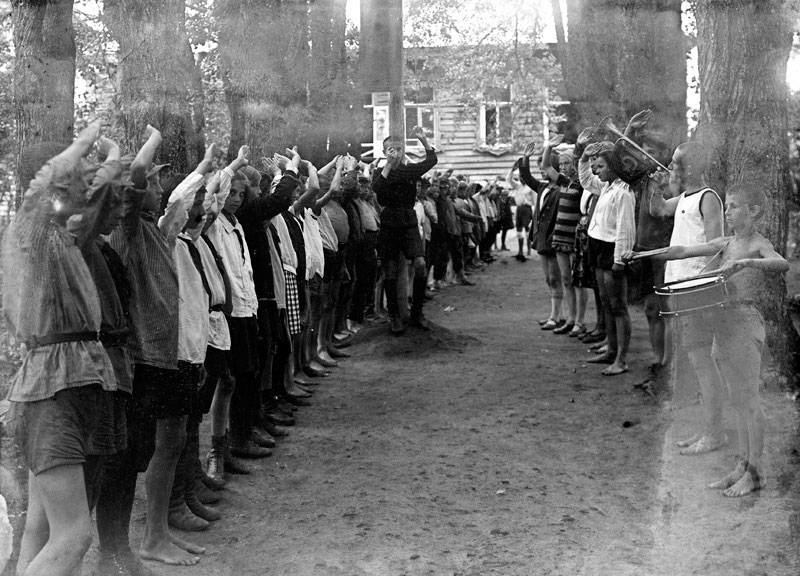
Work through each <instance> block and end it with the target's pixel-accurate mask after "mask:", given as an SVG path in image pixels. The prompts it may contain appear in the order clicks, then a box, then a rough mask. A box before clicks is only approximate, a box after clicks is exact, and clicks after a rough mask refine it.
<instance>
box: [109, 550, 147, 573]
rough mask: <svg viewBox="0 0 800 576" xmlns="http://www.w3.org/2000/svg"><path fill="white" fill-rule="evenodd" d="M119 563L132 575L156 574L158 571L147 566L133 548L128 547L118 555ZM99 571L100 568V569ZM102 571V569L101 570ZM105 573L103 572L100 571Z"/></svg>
mask: <svg viewBox="0 0 800 576" xmlns="http://www.w3.org/2000/svg"><path fill="white" fill-rule="evenodd" d="M117 559H118V561H119V563H121V564H122V566H123V567H124V568H125V570H126V573H127V574H130V575H131V576H156V573H155V572H153V571H152V570H150V568H148V567H147V566H145V565H144V564H143V563H142V561H141V560H139V557H138V556H136V554H134V553H133V551H132V550H130V549H126V550H124V551H123V552H120V553H119V554H118V555H117ZM98 571H99V569H98ZM99 572H100V571H99ZM100 573H101V574H103V572H100Z"/></svg>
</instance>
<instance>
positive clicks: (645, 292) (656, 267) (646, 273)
mask: <svg viewBox="0 0 800 576" xmlns="http://www.w3.org/2000/svg"><path fill="white" fill-rule="evenodd" d="M638 262H641V270H640V274H641V281H640V282H639V291H640V292H639V294H640V296H641V297H642V298H644V297H645V296H649V295H650V294H655V291H656V289H655V287H656V286H661V285H662V284H663V283H664V270H666V268H667V262H666V260H655V259H653V258H642V259H641V260H638Z"/></svg>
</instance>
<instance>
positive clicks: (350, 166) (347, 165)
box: [344, 154, 358, 171]
mask: <svg viewBox="0 0 800 576" xmlns="http://www.w3.org/2000/svg"><path fill="white" fill-rule="evenodd" d="M357 167H358V160H356V159H355V158H354V157H353V156H350V154H348V155H347V156H345V157H344V169H345V170H348V171H350V170H355V169H356V168H357Z"/></svg>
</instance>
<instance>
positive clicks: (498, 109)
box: [476, 88, 514, 154]
mask: <svg viewBox="0 0 800 576" xmlns="http://www.w3.org/2000/svg"><path fill="white" fill-rule="evenodd" d="M513 135H514V132H513V110H512V107H511V89H510V88H498V89H489V90H487V91H486V92H485V93H484V101H483V104H481V106H480V109H479V110H478V133H477V135H476V136H477V137H476V140H477V146H476V149H477V150H479V151H484V152H493V153H501V154H503V153H505V152H508V151H510V150H511V149H512V147H513Z"/></svg>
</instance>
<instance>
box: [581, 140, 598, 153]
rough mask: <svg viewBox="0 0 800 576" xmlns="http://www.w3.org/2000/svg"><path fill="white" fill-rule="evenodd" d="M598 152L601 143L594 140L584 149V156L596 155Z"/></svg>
mask: <svg viewBox="0 0 800 576" xmlns="http://www.w3.org/2000/svg"><path fill="white" fill-rule="evenodd" d="M598 152H600V143H599V142H592V143H591V144H589V145H588V146H587V147H586V149H585V150H584V151H583V154H584V156H594V155H595V154H597V153H598Z"/></svg>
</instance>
